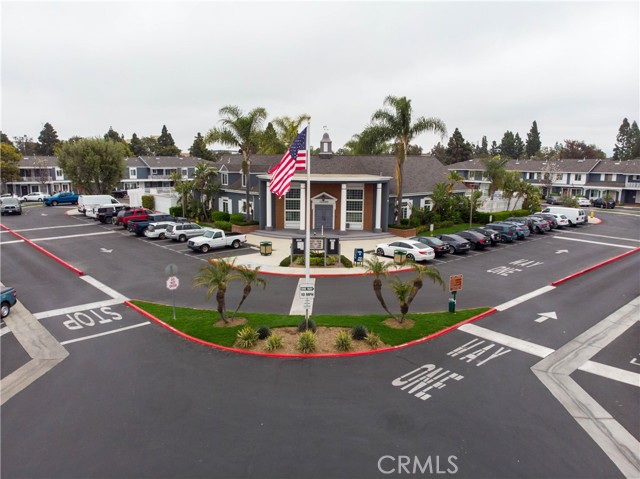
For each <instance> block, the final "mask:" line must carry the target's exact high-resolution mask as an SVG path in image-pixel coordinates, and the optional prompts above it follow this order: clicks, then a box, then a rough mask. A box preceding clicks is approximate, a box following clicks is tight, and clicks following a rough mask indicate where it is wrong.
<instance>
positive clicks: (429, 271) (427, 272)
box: [407, 263, 444, 305]
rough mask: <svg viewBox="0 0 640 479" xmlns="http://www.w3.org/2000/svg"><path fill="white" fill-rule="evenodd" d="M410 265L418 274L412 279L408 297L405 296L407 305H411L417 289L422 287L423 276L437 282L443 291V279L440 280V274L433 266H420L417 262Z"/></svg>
mask: <svg viewBox="0 0 640 479" xmlns="http://www.w3.org/2000/svg"><path fill="white" fill-rule="evenodd" d="M411 267H412V268H413V269H414V270H415V271H416V272H417V273H418V275H417V276H416V277H415V278H414V280H413V286H412V289H411V292H410V293H409V297H408V298H407V305H411V302H412V301H413V300H414V298H415V297H416V295H417V294H418V291H420V290H421V289H422V286H423V285H424V281H423V278H429V279H430V280H431V281H433V282H434V283H436V284H439V285H440V286H442V290H443V291H444V281H443V280H442V276H440V272H439V271H438V270H437V269H436V268H434V267H433V266H422V265H420V264H418V263H412V264H411Z"/></svg>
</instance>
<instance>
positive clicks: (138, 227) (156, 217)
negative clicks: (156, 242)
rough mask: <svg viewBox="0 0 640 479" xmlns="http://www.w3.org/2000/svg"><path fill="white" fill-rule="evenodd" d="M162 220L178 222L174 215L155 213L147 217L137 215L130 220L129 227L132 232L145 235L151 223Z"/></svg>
mask: <svg viewBox="0 0 640 479" xmlns="http://www.w3.org/2000/svg"><path fill="white" fill-rule="evenodd" d="M161 221H165V222H170V223H177V222H178V221H177V219H176V218H175V217H174V216H173V215H168V214H166V213H154V214H151V215H147V218H145V219H136V218H135V217H134V218H132V219H130V220H129V223H128V226H127V229H128V230H129V231H130V232H131V233H135V234H136V235H137V236H144V230H146V229H147V228H148V227H149V225H150V224H151V223H159V222H161Z"/></svg>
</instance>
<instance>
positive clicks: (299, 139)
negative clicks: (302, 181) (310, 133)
mask: <svg viewBox="0 0 640 479" xmlns="http://www.w3.org/2000/svg"><path fill="white" fill-rule="evenodd" d="M306 147H307V128H306V127H305V129H304V130H302V131H301V132H300V133H298V136H296V139H295V140H293V143H291V146H290V147H289V149H288V150H287V152H286V153H285V154H284V156H283V157H282V159H281V160H280V163H278V164H277V165H276V166H274V167H273V168H271V169H270V170H269V173H270V174H272V175H273V176H272V177H271V186H270V187H269V189H270V190H271V193H275V194H276V195H278V197H279V198H282V197H283V196H284V195H286V194H287V192H288V191H289V190H290V189H291V178H293V174H294V173H295V172H296V171H297V170H304V169H305V168H306V167H307V161H306V160H307V152H306V150H305V149H306Z"/></svg>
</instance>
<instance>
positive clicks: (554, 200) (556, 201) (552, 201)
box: [546, 196, 562, 205]
mask: <svg viewBox="0 0 640 479" xmlns="http://www.w3.org/2000/svg"><path fill="white" fill-rule="evenodd" d="M546 201H547V204H548V205H561V204H562V198H560V197H559V196H547V200H546Z"/></svg>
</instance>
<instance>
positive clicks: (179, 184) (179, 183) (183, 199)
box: [171, 171, 191, 216]
mask: <svg viewBox="0 0 640 479" xmlns="http://www.w3.org/2000/svg"><path fill="white" fill-rule="evenodd" d="M171 180H172V181H173V188H174V189H175V190H176V191H177V192H178V194H179V195H180V196H179V198H178V199H179V200H180V203H181V204H182V216H187V201H188V200H189V194H190V193H191V182H190V181H185V180H183V179H182V175H181V174H180V172H178V171H174V172H173V173H171Z"/></svg>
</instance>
